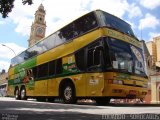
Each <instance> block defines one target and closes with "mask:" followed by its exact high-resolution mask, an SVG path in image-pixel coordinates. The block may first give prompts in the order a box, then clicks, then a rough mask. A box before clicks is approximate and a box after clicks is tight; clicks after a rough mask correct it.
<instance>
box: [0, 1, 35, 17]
mask: <svg viewBox="0 0 160 120" xmlns="http://www.w3.org/2000/svg"><path fill="white" fill-rule="evenodd" d="M14 1H15V0H0V13H1V14H2V17H3V18H6V17H8V13H10V12H11V11H12V9H13V7H14ZM27 3H28V5H31V4H33V1H32V0H22V4H23V5H25V4H27Z"/></svg>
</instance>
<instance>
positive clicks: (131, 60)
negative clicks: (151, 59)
mask: <svg viewBox="0 0 160 120" xmlns="http://www.w3.org/2000/svg"><path fill="white" fill-rule="evenodd" d="M106 41H107V42H108V46H109V54H110V58H111V63H112V67H113V69H114V70H117V71H119V72H124V73H129V74H136V75H140V76H146V74H145V70H144V62H143V61H144V58H143V54H142V50H141V49H140V48H138V47H135V46H133V45H131V44H129V43H126V42H123V41H121V40H117V39H114V38H109V39H108V40H106Z"/></svg>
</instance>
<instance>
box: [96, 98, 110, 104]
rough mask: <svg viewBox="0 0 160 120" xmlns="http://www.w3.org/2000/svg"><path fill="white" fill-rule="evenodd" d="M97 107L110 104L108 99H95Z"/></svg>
mask: <svg viewBox="0 0 160 120" xmlns="http://www.w3.org/2000/svg"><path fill="white" fill-rule="evenodd" d="M95 100H96V103H97V105H107V104H109V103H110V98H96V99H95Z"/></svg>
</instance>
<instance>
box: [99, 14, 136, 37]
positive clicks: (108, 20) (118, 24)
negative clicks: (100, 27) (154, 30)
mask: <svg viewBox="0 0 160 120" xmlns="http://www.w3.org/2000/svg"><path fill="white" fill-rule="evenodd" d="M102 19H103V21H104V26H107V27H109V28H112V29H115V30H118V31H120V32H123V33H126V34H127V35H129V36H132V37H135V38H136V36H135V35H134V33H133V30H132V29H131V26H130V25H129V24H128V23H126V22H125V21H123V20H121V19H120V18H117V17H115V16H113V15H110V14H108V13H106V12H102Z"/></svg>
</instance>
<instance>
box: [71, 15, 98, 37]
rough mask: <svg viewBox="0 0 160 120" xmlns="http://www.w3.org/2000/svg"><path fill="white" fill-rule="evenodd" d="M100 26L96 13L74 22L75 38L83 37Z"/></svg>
mask: <svg viewBox="0 0 160 120" xmlns="http://www.w3.org/2000/svg"><path fill="white" fill-rule="evenodd" d="M97 26H98V23H97V21H96V17H95V15H94V13H89V14H87V15H85V16H83V17H81V18H79V19H78V20H76V21H74V36H75V37H76V36H78V35H81V34H83V33H85V32H87V31H89V30H92V29H94V28H96V27H97Z"/></svg>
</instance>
